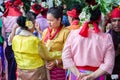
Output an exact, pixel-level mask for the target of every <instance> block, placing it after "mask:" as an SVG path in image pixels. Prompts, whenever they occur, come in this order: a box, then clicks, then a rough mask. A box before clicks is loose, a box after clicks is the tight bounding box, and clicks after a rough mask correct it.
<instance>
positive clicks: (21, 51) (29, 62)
mask: <svg viewBox="0 0 120 80" xmlns="http://www.w3.org/2000/svg"><path fill="white" fill-rule="evenodd" d="M12 49H13V51H14V54H15V59H16V62H17V65H18V68H20V69H35V68H38V67H41V66H43V65H44V61H43V59H42V58H41V56H40V54H43V53H44V52H45V51H44V50H45V46H44V44H43V43H42V41H40V40H39V39H38V38H37V37H35V36H20V35H16V36H14V38H13V41H12Z"/></svg>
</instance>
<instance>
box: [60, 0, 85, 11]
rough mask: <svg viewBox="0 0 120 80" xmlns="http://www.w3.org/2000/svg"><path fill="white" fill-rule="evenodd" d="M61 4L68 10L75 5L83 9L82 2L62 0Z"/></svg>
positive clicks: (79, 0) (80, 0) (83, 4)
mask: <svg viewBox="0 0 120 80" xmlns="http://www.w3.org/2000/svg"><path fill="white" fill-rule="evenodd" d="M62 4H66V6H67V9H70V8H71V7H72V6H73V5H75V4H80V5H81V6H82V7H85V2H84V0H62Z"/></svg>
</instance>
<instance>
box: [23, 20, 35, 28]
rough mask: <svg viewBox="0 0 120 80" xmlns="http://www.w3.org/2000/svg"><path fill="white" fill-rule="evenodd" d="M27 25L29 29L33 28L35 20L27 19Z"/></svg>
mask: <svg viewBox="0 0 120 80" xmlns="http://www.w3.org/2000/svg"><path fill="white" fill-rule="evenodd" d="M25 26H27V27H28V28H29V29H31V28H32V27H33V22H32V21H29V20H27V21H26V22H25Z"/></svg>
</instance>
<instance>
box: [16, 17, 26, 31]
mask: <svg viewBox="0 0 120 80" xmlns="http://www.w3.org/2000/svg"><path fill="white" fill-rule="evenodd" d="M25 22H26V17H24V16H19V17H18V18H17V24H18V25H19V26H20V27H21V28H22V29H25V30H28V27H27V26H25Z"/></svg>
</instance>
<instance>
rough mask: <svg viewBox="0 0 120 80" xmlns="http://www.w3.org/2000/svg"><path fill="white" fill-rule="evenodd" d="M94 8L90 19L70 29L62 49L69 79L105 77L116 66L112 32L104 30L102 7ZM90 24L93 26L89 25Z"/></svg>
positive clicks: (91, 79)
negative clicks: (103, 31) (79, 26)
mask: <svg viewBox="0 0 120 80" xmlns="http://www.w3.org/2000/svg"><path fill="white" fill-rule="evenodd" d="M89 11H90V14H91V16H90V21H87V22H85V23H84V25H83V26H82V27H81V28H80V29H77V30H73V31H71V32H70V34H69V36H68V38H67V40H66V43H65V45H64V49H63V52H62V60H63V67H64V69H68V70H69V71H70V73H69V80H105V74H111V73H112V70H113V66H114V56H115V53H114V46H113V42H112V38H111V36H110V34H106V33H102V32H100V30H99V28H98V25H99V22H100V17H101V11H100V8H99V7H97V8H96V9H94V10H92V8H89ZM89 24H91V25H93V27H92V28H89Z"/></svg>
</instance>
